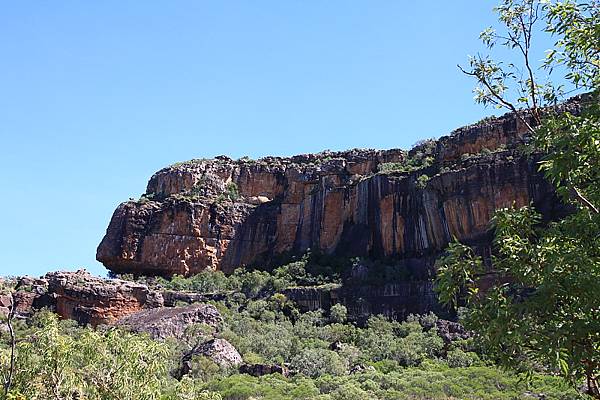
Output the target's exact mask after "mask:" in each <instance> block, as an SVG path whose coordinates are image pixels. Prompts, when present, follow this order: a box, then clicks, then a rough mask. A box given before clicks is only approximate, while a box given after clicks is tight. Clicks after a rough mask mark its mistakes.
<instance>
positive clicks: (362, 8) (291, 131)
mask: <svg viewBox="0 0 600 400" xmlns="http://www.w3.org/2000/svg"><path fill="white" fill-rule="evenodd" d="M495 4H496V3H495V2H494V1H481V0H455V1H410V2H408V1H392V0H389V1H379V0H377V1H370V0H369V1H366V0H365V1H349V0H339V1H334V0H328V1H299V0H284V1H282V0H272V1H261V0H257V1H234V0H227V1H221V0H214V1H198V0H194V1H127V0H118V1H117V0H115V1H60V2H57V1H39V2H25V1H19V2H7V3H4V4H3V6H2V11H1V12H0V56H1V58H0V91H1V96H0V139H1V142H0V143H1V149H2V150H1V155H0V182H1V185H2V196H0V210H1V211H0V213H1V214H0V216H1V221H2V228H1V229H0V244H1V245H0V248H1V251H0V275H21V274H31V275H40V274H43V273H45V272H47V271H50V270H56V269H76V268H79V267H86V268H87V269H88V270H91V271H92V272H94V273H97V274H105V273H106V270H105V269H104V268H103V267H102V265H100V264H99V263H97V262H96V261H95V252H96V246H97V245H98V243H99V242H100V240H101V238H102V236H103V234H104V232H105V229H106V226H107V225H108V222H109V220H110V217H111V214H112V212H113V210H114V208H115V207H116V206H117V205H118V204H119V203H120V202H121V201H125V200H127V199H128V198H129V197H136V198H137V197H138V196H139V195H140V194H141V193H143V191H144V189H145V185H146V182H147V180H148V178H149V177H150V176H151V175H152V173H154V172H155V171H157V170H158V169H160V168H162V167H164V166H166V165H169V164H172V163H173V162H176V161H181V160H187V159H191V158H202V157H213V156H215V155H219V154H226V155H229V156H231V157H233V158H237V157H241V156H244V155H248V156H250V157H253V158H257V157H261V156H265V155H292V154H298V153H308V152H318V151H321V150H324V149H331V150H343V149H348V148H354V147H369V148H393V147H403V148H409V147H410V146H411V145H412V144H413V143H414V142H415V141H417V140H418V139H422V138H427V137H437V136H441V135H443V134H446V133H449V132H450V131H451V130H453V129H455V128H457V127H459V126H461V125H464V124H468V123H471V122H475V121H477V120H479V119H481V118H482V117H483V116H485V115H489V114H490V113H491V112H492V110H486V109H484V108H482V107H481V106H478V105H476V104H474V103H473V100H472V93H471V89H472V86H473V82H472V81H471V80H469V79H468V78H467V77H464V76H462V75H461V74H460V73H459V72H458V70H457V68H456V64H457V63H464V62H465V61H466V57H467V54H473V53H475V52H476V51H478V50H480V49H481V46H480V44H479V42H478V39H477V36H478V33H479V32H480V31H481V30H482V29H483V28H484V27H486V26H488V25H492V24H494V22H495V15H494V14H493V13H492V11H491V9H492V8H493V6H494V5H495ZM542 56H543V54H540V55H539V57H540V58H541V57H542Z"/></svg>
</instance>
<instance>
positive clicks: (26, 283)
mask: <svg viewBox="0 0 600 400" xmlns="http://www.w3.org/2000/svg"><path fill="white" fill-rule="evenodd" d="M12 297H13V298H14V302H15V312H16V313H17V314H18V315H20V316H24V317H27V316H30V315H31V314H32V313H34V312H35V311H37V310H40V309H42V308H49V309H51V310H52V311H54V312H56V313H57V314H58V315H59V316H61V317H62V318H65V319H72V320H75V321H77V322H79V323H80V324H90V325H93V326H96V325H100V324H112V323H115V322H116V321H117V320H119V319H121V318H122V317H124V316H126V315H129V314H132V313H136V312H139V311H141V310H146V309H152V308H156V307H162V306H163V304H164V300H163V297H162V294H161V293H160V292H159V291H157V290H154V289H150V288H148V286H146V285H143V284H139V283H135V282H130V281H124V280H120V279H110V280H107V279H102V278H99V277H96V276H93V275H91V274H90V273H89V272H87V271H85V270H80V271H77V272H63V271H59V272H49V273H47V274H46V275H44V276H43V277H41V278H35V279H34V278H30V277H22V278H19V280H18V283H17V285H16V287H15V292H14V294H13V295H12Z"/></svg>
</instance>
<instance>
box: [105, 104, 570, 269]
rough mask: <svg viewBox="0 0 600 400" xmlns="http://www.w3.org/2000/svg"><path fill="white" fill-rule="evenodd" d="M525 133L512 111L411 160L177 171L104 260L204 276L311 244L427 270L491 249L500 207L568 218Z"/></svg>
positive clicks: (156, 182) (406, 156) (111, 231)
mask: <svg viewBox="0 0 600 400" xmlns="http://www.w3.org/2000/svg"><path fill="white" fill-rule="evenodd" d="M524 133H525V129H524V127H523V126H521V124H520V123H519V121H518V119H516V118H515V117H514V116H513V115H511V114H507V115H505V116H503V117H501V118H496V119H489V120H487V121H484V122H482V123H479V124H477V125H473V126H470V127H466V128H461V129H459V130H457V131H455V132H453V133H452V134H451V135H449V136H446V137H442V138H441V139H439V140H437V141H430V142H426V143H424V144H422V145H419V146H416V147H415V148H414V149H413V150H411V151H410V152H408V153H407V152H405V151H402V150H387V151H375V150H351V151H347V152H337V153H333V152H324V153H319V154H312V155H300V156H295V157H291V158H277V157H268V158H264V159H260V160H258V161H253V160H246V159H240V160H235V161H234V160H231V159H229V158H227V157H223V156H221V157H217V158H215V159H212V160H192V161H189V162H185V163H180V164H176V165H173V166H170V167H167V168H165V169H162V170H160V171H158V172H157V173H156V174H154V175H153V176H152V178H151V179H150V181H149V183H148V187H147V191H146V194H145V195H144V196H142V198H141V199H140V200H139V201H129V202H125V203H122V204H121V205H119V207H118V208H117V209H116V211H115V212H114V214H113V217H112V219H111V221H110V225H109V227H108V229H107V232H106V236H105V237H104V238H103V240H102V242H101V243H100V245H99V247H98V251H97V259H98V260H99V261H101V262H102V263H103V264H104V265H105V266H106V267H107V268H108V269H109V270H111V271H113V272H117V273H134V274H151V275H163V276H171V275H173V274H181V275H192V274H194V273H197V272H199V271H202V270H205V269H210V270H217V269H221V270H223V271H225V272H230V271H232V270H233V269H234V268H236V267H238V266H244V265H252V264H266V263H269V262H270V261H272V260H273V259H274V258H275V257H277V256H280V255H282V254H288V255H289V254H302V253H304V252H305V251H306V250H307V249H309V248H310V249H312V250H315V249H318V250H320V251H322V252H324V253H329V254H338V255H343V256H371V257H374V258H388V257H393V258H395V259H398V260H401V262H403V263H405V264H406V265H408V266H409V267H410V268H413V269H415V270H421V271H427V270H430V269H431V266H432V264H433V260H434V259H435V256H436V255H437V254H438V253H439V252H440V251H441V250H442V249H443V248H444V247H445V246H446V244H447V243H448V242H449V241H450V240H451V239H452V238H453V237H456V238H458V239H459V240H461V241H465V242H467V243H470V244H475V245H481V246H482V247H485V246H486V243H489V234H488V228H489V220H490V218H491V216H492V214H493V212H494V210H496V209H498V208H502V207H509V206H512V205H514V206H523V205H526V204H529V203H530V202H533V204H534V205H535V206H536V207H538V208H539V209H540V210H541V211H542V212H544V213H545V214H546V215H548V216H552V214H553V213H556V212H558V208H560V207H559V202H558V201H557V199H556V197H555V195H554V193H553V190H552V188H551V186H550V185H549V184H548V183H547V182H546V181H545V180H544V179H543V177H542V176H541V175H540V174H539V173H538V172H537V167H536V164H535V160H534V159H532V158H527V157H525V156H523V155H521V154H520V153H519V152H518V151H517V146H518V145H519V144H520V143H522V141H523V135H524ZM425 275H426V274H425Z"/></svg>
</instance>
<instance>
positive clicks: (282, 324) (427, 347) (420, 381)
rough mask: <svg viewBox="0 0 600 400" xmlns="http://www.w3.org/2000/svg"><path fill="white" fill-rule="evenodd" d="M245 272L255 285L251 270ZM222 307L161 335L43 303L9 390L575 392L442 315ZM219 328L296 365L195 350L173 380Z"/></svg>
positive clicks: (343, 394)
mask: <svg viewBox="0 0 600 400" xmlns="http://www.w3.org/2000/svg"><path fill="white" fill-rule="evenodd" d="M260 274H261V275H263V274H264V273H260ZM240 275H243V274H240ZM248 275H249V276H251V275H256V273H248ZM270 276H271V277H272V279H274V280H276V279H277V278H275V277H274V276H273V275H270ZM204 277H205V278H208V277H209V275H204ZM246 278H247V279H246ZM225 279H227V278H225ZM244 280H246V281H247V282H249V281H252V278H249V277H244ZM178 281H179V283H177V285H182V284H185V283H189V284H190V285H198V284H199V281H200V279H198V278H197V277H196V278H194V279H192V280H190V282H185V280H184V279H183V278H180V279H179V280H178ZM192 281H193V283H192ZM207 285H208V284H206V285H204V284H200V286H202V287H206V286H207ZM264 288H265V286H264V282H263V283H262V284H261V283H256V284H248V286H247V287H246V289H247V290H246V293H247V294H248V295H249V296H252V294H256V293H261V292H262V293H266V292H264V291H263V289H264ZM214 304H215V305H216V306H217V307H218V309H219V310H220V311H221V313H222V314H223V316H224V324H223V326H222V327H219V328H218V329H217V330H213V329H210V328H208V327H207V326H191V327H190V328H188V335H187V336H186V338H185V339H184V340H182V341H175V340H167V341H164V342H158V341H153V340H151V339H149V338H147V337H146V336H144V335H136V334H132V333H127V332H125V331H122V330H120V329H116V328H111V327H99V328H97V329H92V328H89V327H87V328H86V327H78V326H76V325H74V323H73V322H71V321H60V322H59V321H58V320H57V319H56V317H55V316H54V315H53V314H51V313H49V312H45V311H42V312H40V313H38V314H37V315H36V316H35V317H34V318H32V319H31V320H29V321H27V322H25V321H17V323H16V326H15V329H16V332H17V352H18V357H17V358H16V368H15V373H14V376H13V382H12V386H11V390H10V393H9V395H8V396H7V398H10V399H48V398H53V399H74V398H82V399H83V398H85V399H124V398H127V399H218V398H223V399H250V398H264V399H365V398H369V399H425V398H428V399H451V398H462V399H502V398H505V399H515V398H528V397H527V396H528V395H529V394H531V393H543V394H544V395H545V396H546V398H547V399H572V398H575V397H576V396H577V394H576V392H575V391H574V390H572V389H569V388H567V387H566V386H565V385H563V384H561V382H560V380H558V378H555V377H551V376H547V375H543V374H535V375H534V379H533V381H532V382H531V383H529V384H528V383H525V382H523V381H522V380H520V379H519V377H518V376H516V375H514V374H512V373H508V372H503V371H501V370H499V369H498V368H497V367H496V366H495V365H494V361H493V360H492V359H489V358H487V357H486V356H485V355H484V354H482V353H481V352H479V350H478V345H477V344H476V343H475V342H474V340H473V339H466V340H459V341H456V342H453V343H445V342H444V341H443V340H442V339H441V338H440V336H439V335H438V334H437V328H436V320H437V317H435V315H433V314H428V315H424V316H420V317H419V316H414V317H410V318H408V320H406V321H404V322H398V321H389V320H387V319H386V318H384V317H382V316H372V317H371V318H370V319H369V320H368V322H367V324H366V326H364V327H358V326H356V325H354V324H352V323H349V322H347V321H346V310H345V307H343V306H341V305H337V306H335V307H332V309H331V310H330V311H329V313H328V314H324V313H323V312H322V311H315V312H306V313H301V314H294V313H291V314H290V313H289V310H290V309H294V307H293V305H291V304H289V302H288V300H287V299H286V298H285V297H284V296H282V295H280V294H275V295H272V296H269V297H267V298H265V297H263V296H261V295H256V296H255V297H254V298H252V299H249V298H246V297H245V295H243V296H239V292H236V293H232V294H230V295H229V296H228V298H227V300H225V301H220V302H215V303H214ZM286 314H290V315H289V316H288V315H286ZM213 336H217V337H222V338H225V339H227V340H228V341H230V342H231V343H232V344H234V346H235V347H236V348H237V349H238V350H239V351H240V353H241V354H242V356H243V358H244V361H245V362H246V363H265V364H279V365H281V364H285V365H287V366H288V367H289V368H290V370H291V371H292V372H293V374H292V375H291V376H290V377H284V376H282V375H280V374H274V375H268V376H262V377H253V376H250V375H245V374H240V373H238V372H237V370H235V369H228V368H222V367H220V366H219V365H218V364H216V363H215V362H213V361H212V360H211V359H209V358H207V357H204V356H197V357H194V358H193V360H192V372H191V373H190V374H189V375H188V376H185V377H184V378H183V379H182V380H181V381H178V380H177V379H175V378H173V375H175V374H174V372H175V371H176V370H177V368H178V367H179V362H180V358H181V354H182V351H184V350H186V349H189V347H190V346H191V345H192V344H193V342H197V341H202V340H204V339H206V338H208V337H213ZM3 339H5V340H3V343H7V342H8V341H7V340H6V339H7V338H6V334H4V336H3ZM9 355H10V348H9V347H6V346H4V347H3V348H2V351H1V353H0V357H1V358H2V365H3V366H7V365H8V363H7V361H8V357H9ZM3 372H6V369H5V368H4V369H3Z"/></svg>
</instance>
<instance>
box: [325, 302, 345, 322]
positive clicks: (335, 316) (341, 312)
mask: <svg viewBox="0 0 600 400" xmlns="http://www.w3.org/2000/svg"><path fill="white" fill-rule="evenodd" d="M346 318H348V309H347V308H346V307H345V306H344V305H343V304H334V305H333V306H331V308H330V309H329V320H330V321H331V322H337V323H344V322H346Z"/></svg>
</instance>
